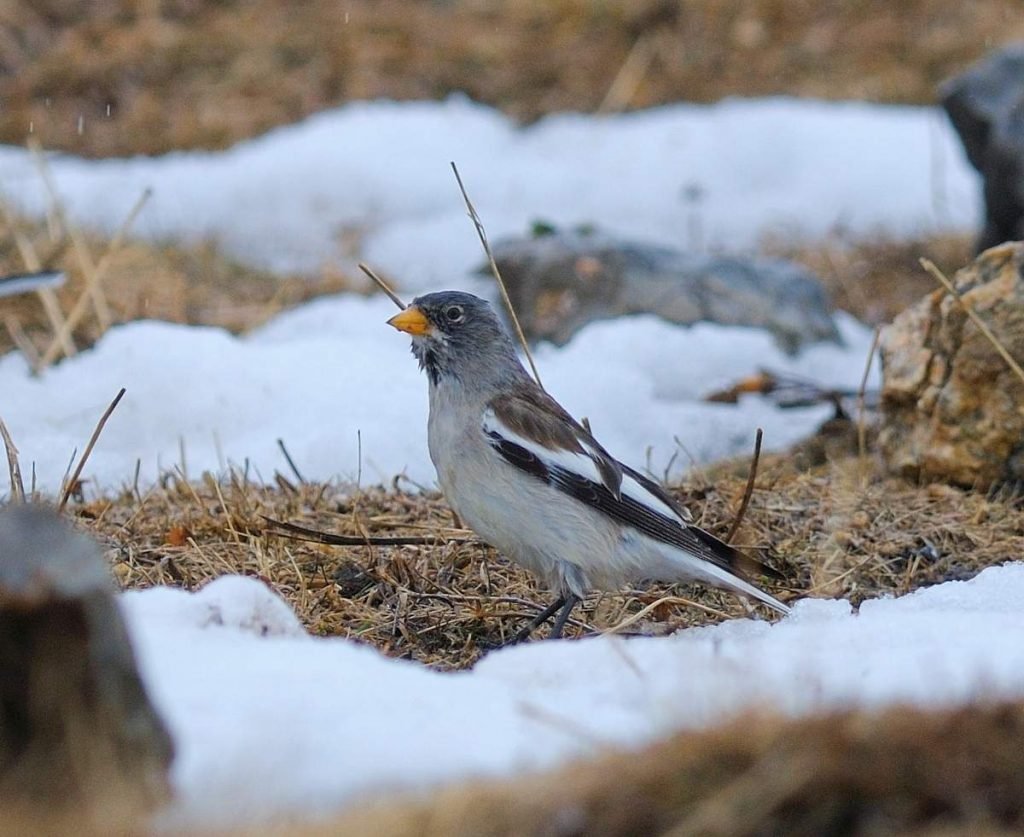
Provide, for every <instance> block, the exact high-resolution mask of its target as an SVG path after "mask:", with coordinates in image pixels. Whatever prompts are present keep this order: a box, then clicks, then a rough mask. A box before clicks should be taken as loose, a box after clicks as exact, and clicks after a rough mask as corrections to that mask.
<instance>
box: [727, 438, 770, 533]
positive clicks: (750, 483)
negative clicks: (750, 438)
mask: <svg viewBox="0 0 1024 837" xmlns="http://www.w3.org/2000/svg"><path fill="white" fill-rule="evenodd" d="M762 438H764V431H763V430H762V429H761V428H760V427H759V428H757V433H756V435H755V436H754V457H753V459H752V460H751V462H750V472H749V473H748V474H747V487H746V488H745V489H744V490H743V499H742V500H741V501H740V508H739V511H737V512H736V519H735V520H734V521H733V522H732V528H730V529H729V534H728V535H726V536H725V542H726V543H732V539H733V538H735V537H736V533H737V532H738V531H739V530H740V526H741V525H742V524H743V518H744V516H745V515H746V513H747V506H749V505H750V498H751V496H752V495H753V494H754V481H755V480H756V479H757V466H758V464H759V463H760V461H761V440H762Z"/></svg>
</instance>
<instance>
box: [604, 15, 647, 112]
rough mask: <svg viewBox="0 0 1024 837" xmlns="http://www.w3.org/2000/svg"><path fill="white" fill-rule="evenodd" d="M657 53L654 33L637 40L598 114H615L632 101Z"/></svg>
mask: <svg viewBox="0 0 1024 837" xmlns="http://www.w3.org/2000/svg"><path fill="white" fill-rule="evenodd" d="M655 51H656V50H655V49H654V33H653V32H651V31H648V32H644V33H643V34H642V35H640V37H639V38H637V39H636V41H635V42H634V43H633V46H632V48H631V49H630V50H629V54H628V55H627V56H626V60H625V61H623V62H622V66H621V67H619V71H618V72H617V73H616V74H615V78H614V79H613V80H612V83H611V85H610V86H609V87H608V92H607V93H605V95H604V99H603V100H602V101H601V104H600V105H599V106H598V108H597V112H598V113H615V112H616V111H620V110H622V109H623V108H624V107H626V106H627V105H628V104H629V103H630V101H632V99H633V97H634V96H635V95H636V91H637V90H639V89H640V84H641V83H642V82H643V80H644V76H645V75H646V74H647V69H648V67H650V65H651V60H652V59H653V58H654V54H655Z"/></svg>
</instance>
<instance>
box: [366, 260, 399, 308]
mask: <svg viewBox="0 0 1024 837" xmlns="http://www.w3.org/2000/svg"><path fill="white" fill-rule="evenodd" d="M359 269H360V270H361V271H363V273H365V274H366V275H367V276H369V277H370V279H371V280H372V281H373V283H374V284H375V285H376V286H377V287H378V288H380V289H381V290H382V291H384V293H385V294H386V295H387V297H388V299H390V300H391V301H392V302H393V303H395V305H397V306H398V307H399V308H401V309H402V310H403V311H404V310H405V309H406V308H407V307H408V306H407V305H406V304H405V303H404V302H402V298H401V297H400V296H399V295H398V294H396V293H395V292H394V291H393V290H391V288H390V287H389V286H388V283H387V282H385V281H384V280H383V279H381V278H380V277H379V276H378V275H377V274H376V273H374V272H373V270H372V269H371V268H370V266H369V265H366V264H364V263H363V262H359Z"/></svg>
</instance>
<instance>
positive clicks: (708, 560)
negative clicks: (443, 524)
mask: <svg viewBox="0 0 1024 837" xmlns="http://www.w3.org/2000/svg"><path fill="white" fill-rule="evenodd" d="M388 324H389V325H391V326H394V327H395V328H396V329H398V330H399V331H404V332H406V333H407V334H409V335H411V336H412V353H413V355H415V356H416V359H417V360H418V361H419V365H420V368H421V369H422V370H424V371H425V372H426V374H427V378H428V381H429V389H430V416H429V419H428V422H427V443H428V447H429V449H430V458H431V460H432V461H433V463H434V467H435V468H436V469H437V479H438V483H439V484H440V486H441V490H442V491H443V492H444V496H445V498H446V499H447V500H448V503H449V504H450V505H451V507H452V509H454V511H455V512H456V513H457V514H458V515H459V517H460V518H461V519H462V520H463V522H464V523H466V524H467V525H468V526H469V527H470V528H471V529H472V530H473V531H474V532H476V533H477V534H478V535H479V536H480V537H481V538H482V539H483V540H484V541H486V542H487V543H489V544H490V545H491V546H493V547H494V548H495V549H497V550H498V551H499V552H501V553H502V554H504V555H505V556H506V557H508V558H510V559H511V560H513V561H515V562H516V563H518V564H520V565H522V566H523V567H526V568H527V569H529V570H531V571H532V572H533V573H535V574H536V575H538V576H539V577H540V578H541V579H543V580H544V581H545V582H546V583H547V584H548V585H549V586H550V587H551V588H552V589H554V590H556V591H557V592H558V597H557V598H556V599H555V601H554V602H553V603H552V604H551V606H550V607H548V608H545V609H544V610H543V611H542V612H541V613H540V614H538V616H537V618H536V619H534V620H533V621H532V622H531V623H530V624H529V625H528V626H527V627H526V628H525V629H524V630H523V631H521V632H520V634H519V635H518V636H517V639H525V638H526V637H527V636H529V635H530V634H531V633H532V632H533V630H535V629H536V628H537V627H539V626H540V625H541V624H543V623H544V622H546V621H547V620H548V619H550V618H551V617H552V616H554V615H555V613H556V612H557V614H558V615H557V617H556V619H555V622H554V624H553V626H552V629H551V634H550V635H551V636H552V637H559V636H561V634H562V630H563V629H564V627H565V624H566V622H567V621H568V619H569V614H570V613H571V612H572V609H573V608H574V607H575V606H576V605H577V604H578V603H579V602H580V601H581V600H582V599H583V597H584V596H585V595H586V593H587V591H589V590H595V589H600V590H616V589H619V588H621V587H622V586H623V584H625V583H627V582H641V581H663V582H676V581H684V580H697V581H701V582H704V583H707V584H711V585H714V586H717V587H724V588H727V589H729V590H732V591H734V592H736V593H740V594H742V595H747V596H752V597H754V598H755V599H759V600H760V601H762V602H764V603H765V604H767V605H769V606H770V607H772V608H774V609H775V610H777V611H778V612H779V613H783V614H785V613H789V608H788V607H786V605H784V604H782V602H780V601H778V600H776V599H775V598H773V597H772V596H770V595H769V594H768V593H765V592H764V591H763V590H760V589H758V588H757V587H755V586H754V585H753V584H751V583H750V582H749V581H748V580H747V578H746V572H747V571H750V570H757V571H760V572H762V573H764V574H770V575H776V576H777V575H778V573H775V571H774V570H771V569H770V568H768V567H766V566H764V565H762V564H760V563H759V562H757V561H755V560H754V559H753V558H751V557H749V556H747V555H746V554H744V553H742V552H740V551H739V550H737V549H734V548H733V547H731V546H729V545H728V544H726V543H724V542H722V541H721V540H719V539H718V538H716V537H715V536H714V535H712V534H710V533H709V532H706V531H704V530H703V529H701V528H699V527H698V526H695V525H693V523H691V516H690V514H689V512H688V511H687V510H685V509H684V508H682V507H681V506H680V505H679V504H677V503H676V501H675V500H674V499H673V498H672V497H671V496H670V495H669V494H668V492H666V491H665V490H664V489H663V488H661V486H659V485H658V484H657V483H655V482H654V481H653V480H651V479H649V478H648V477H646V476H644V475H643V474H641V473H639V472H637V471H635V470H633V469H632V468H630V467H629V466H628V465H624V464H622V463H621V462H619V461H617V460H616V459H614V458H613V457H612V456H611V455H610V454H609V453H608V452H607V451H606V450H605V449H604V448H603V447H601V445H600V444H598V442H597V440H595V439H594V437H593V436H591V434H590V433H589V432H588V431H587V429H586V428H584V427H583V425H581V424H580V423H579V422H578V421H576V420H575V419H574V418H573V417H572V416H570V415H569V413H568V412H566V410H565V409H563V408H562V406H561V405H560V404H559V403H558V402H557V401H555V400H554V398H552V397H551V396H550V395H548V393H547V392H545V391H544V389H542V388H541V387H540V385H538V384H537V383H536V382H535V381H534V380H533V378H531V377H530V375H529V374H528V373H527V372H526V370H525V369H524V368H523V365H522V363H520V361H519V357H518V356H517V354H516V350H515V347H514V345H513V343H512V340H511V338H510V337H509V335H508V333H507V332H506V331H505V329H504V327H503V326H502V324H501V323H500V322H499V320H498V317H497V316H496V315H495V313H494V311H493V310H492V309H491V307H490V305H489V304H488V303H487V302H485V301H484V300H482V299H480V298H479V297H476V296H473V295H472V294H468V293H462V292H459V291H441V292H438V293H431V294H426V295H424V296H420V297H417V298H416V299H414V300H413V301H412V304H411V305H409V306H408V307H407V308H405V309H404V310H403V311H402V312H401V313H399V314H396V315H395V316H394V317H392V318H391V319H390V320H388Z"/></svg>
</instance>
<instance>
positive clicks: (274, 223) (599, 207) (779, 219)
mask: <svg viewBox="0 0 1024 837" xmlns="http://www.w3.org/2000/svg"><path fill="white" fill-rule="evenodd" d="M452 160H454V161H455V162H456V163H458V165H459V169H460V171H461V173H462V175H463V178H464V180H465V182H466V184H467V188H468V189H469V192H470V196H471V197H472V199H473V202H474V204H475V205H476V207H477V209H478V211H479V213H480V215H481V218H482V219H483V221H484V223H485V224H486V226H487V231H488V234H489V236H490V238H491V240H492V241H496V240H497V239H499V238H501V237H502V236H506V235H521V234H523V233H524V232H525V231H526V230H527V229H528V228H529V225H530V224H531V222H532V221H534V220H538V219H544V220H547V221H551V222H554V223H555V224H558V225H561V226H565V227H571V226H574V225H578V224H597V225H599V226H601V227H604V228H606V229H607V230H608V231H610V232H612V233H615V234H616V235H620V236H623V237H627V238H635V239H638V240H640V241H647V242H651V243H656V244H665V245H669V246H673V247H682V248H687V247H690V248H692V247H698V248H699V247H706V248H710V249H716V250H717V249H723V250H726V251H730V252H737V251H744V250H749V249H750V248H753V247H755V246H756V245H757V243H758V242H759V241H760V240H761V239H762V238H763V237H764V236H766V235H769V234H774V235H780V236H783V237H790V238H797V239H801V238H811V239H814V238H819V237H821V236H823V235H825V234H827V233H829V232H832V231H834V230H844V231H847V232H849V233H852V234H854V235H864V234H869V233H874V232H878V231H882V232H884V233H886V234H888V235H891V236H896V237H899V236H907V235H912V234H917V233H922V232H937V231H943V230H950V229H953V230H964V229H970V228H973V227H975V226H976V225H977V223H978V221H979V218H980V187H979V181H978V177H977V175H976V173H975V172H974V170H973V169H972V168H971V167H970V166H969V165H968V163H967V160H966V158H965V155H964V153H963V150H962V148H961V146H960V143H959V140H958V139H957V138H956V135H955V133H954V131H953V129H952V128H951V126H950V125H949V123H948V121H947V119H946V117H945V116H944V114H943V113H942V111H941V110H939V109H938V108H931V107H896V106H887V105H874V104H866V103H860V102H821V101H813V100H800V99H789V98H773V99H755V100H743V99H729V100H725V101H722V102H719V103H717V104H712V105H693V104H677V105H670V106H665V107H659V108H654V109H651V110H647V111H640V112H636V113H629V114H620V115H614V116H592V115H585V114H560V115H555V116H549V117H547V118H545V119H542V120H541V121H539V122H538V123H536V124H534V125H531V126H529V127H526V128H520V127H517V126H516V125H515V124H514V123H513V122H511V121H510V120H509V119H507V118H506V117H504V116H503V115H502V114H500V113H499V112H498V111H495V110H493V109H491V108H488V107H486V106H483V105H479V104H475V103H473V102H470V101H468V100H466V99H464V98H462V97H453V98H450V99H448V100H447V101H445V102H405V103H397V102H386V101H381V102H369V103H367V102H357V103H352V104H349V105H346V106H344V107H342V108H338V109H337V110H333V111H327V112H323V113H320V114H318V115H315V116H312V117H310V118H309V119H306V120H305V121H303V122H301V123H299V124H296V125H291V126H287V127H283V128H278V129H275V130H273V131H270V132H269V133H267V134H266V135H264V136H262V137H259V138H257V139H253V140H250V141H247V142H243V143H241V144H239V145H238V146H236V147H234V148H232V149H229V150H227V151H222V152H176V153H172V154H168V155H165V156H163V157H159V158H152V159H151V158H144V157H137V158H134V159H127V160H100V161H92V160H81V159H76V158H73V157H69V156H60V155H54V156H53V158H52V160H51V164H52V168H53V173H54V177H55V179H56V181H57V184H58V188H59V191H60V193H61V194H62V196H63V197H64V200H65V201H66V203H67V207H68V210H69V213H70V215H71V217H72V218H73V219H75V220H76V221H77V222H79V223H82V224H86V225H89V226H95V227H100V228H102V229H105V230H107V231H113V230H115V229H116V228H117V227H118V226H119V225H120V224H121V222H122V220H123V219H124V217H125V216H126V215H127V213H128V211H129V209H130V208H131V207H132V205H133V204H134V203H135V201H136V200H137V199H138V196H139V195H140V193H141V192H142V191H143V189H145V188H147V187H152V189H153V190H154V192H153V197H152V198H151V200H150V202H149V205H148V206H147V207H146V209H145V210H144V212H143V214H142V216H141V217H140V219H139V221H138V223H137V225H136V230H137V231H138V232H140V233H141V234H142V235H144V236H147V237H149V238H152V239H156V240H161V239H184V240H193V241H195V240H201V239H209V238H213V239H215V240H218V241H220V242H221V243H222V244H223V245H224V247H225V248H226V249H227V251H228V252H230V253H232V254H234V255H235V256H236V257H238V258H240V259H242V260H243V261H246V262H249V263H253V264H258V265H262V266H266V267H270V268H272V269H276V270H292V269H298V270H315V269H317V268H319V267H320V266H321V265H323V264H325V263H328V262H332V261H337V260H339V259H342V260H344V258H345V254H344V253H343V248H342V245H341V243H340V241H341V238H342V236H341V233H342V232H344V231H346V230H347V231H353V230H355V231H362V232H363V233H364V235H363V241H362V252H361V256H362V257H363V258H364V259H365V260H367V261H368V262H370V263H371V264H372V265H374V267H376V268H378V269H381V270H383V271H386V272H388V273H390V274H391V275H392V276H394V277H396V279H397V281H398V283H399V285H400V287H402V288H405V289H416V290H419V289H425V288H431V289H437V288H443V287H458V288H465V289H468V290H472V289H473V286H474V280H473V279H472V278H471V276H470V271H471V269H472V268H473V267H474V266H476V265H479V264H480V263H481V262H482V259H481V254H480V249H479V243H478V241H477V239H476V235H475V233H474V232H473V230H472V226H471V225H470V223H469V221H468V220H467V218H466V212H465V207H464V206H463V203H462V198H461V196H460V195H459V192H458V189H457V186H456V184H455V181H454V178H453V176H452V172H451V169H450V167H449V162H450V161H452ZM0 180H2V182H3V184H4V190H5V193H6V197H7V198H8V199H9V200H11V201H12V202H13V203H15V204H16V205H17V206H19V207H21V208H22V210H23V211H26V212H28V213H30V214H34V215H41V214H42V213H43V212H44V211H45V208H46V205H47V196H46V192H45V190H44V188H43V186H42V184H41V183H40V180H39V176H38V174H37V171H36V168H35V166H34V164H33V162H32V161H31V159H30V157H29V156H28V154H27V152H26V151H25V150H24V149H20V148H12V147H6V148H0ZM687 195H691V196H693V195H699V197H697V198H694V197H687ZM695 227H699V228H700V230H701V233H700V235H699V237H698V239H699V240H691V231H692V230H693V229H694V228H695Z"/></svg>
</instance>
